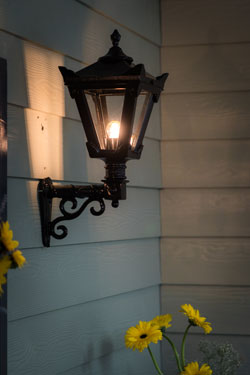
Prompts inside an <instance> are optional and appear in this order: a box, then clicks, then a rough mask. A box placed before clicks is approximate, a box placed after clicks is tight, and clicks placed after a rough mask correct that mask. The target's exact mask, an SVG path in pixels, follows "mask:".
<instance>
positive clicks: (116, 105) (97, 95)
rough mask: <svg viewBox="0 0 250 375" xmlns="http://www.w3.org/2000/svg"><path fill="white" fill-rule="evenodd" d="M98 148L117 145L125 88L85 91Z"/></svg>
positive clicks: (108, 148) (112, 147) (110, 147)
mask: <svg viewBox="0 0 250 375" xmlns="http://www.w3.org/2000/svg"><path fill="white" fill-rule="evenodd" d="M85 94H86V99H87V102H88V106H89V110H90V112H91V116H92V120H93V123H94V126H95V130H96V133H97V137H98V140H99V144H100V148H101V149H103V150H104V149H106V150H115V149H116V148H117V146H118V141H119V132H120V123H121V117H122V109H123V103H124V94H125V90H110V89H107V90H98V91H96V90H95V91H94V90H89V91H86V92H85Z"/></svg>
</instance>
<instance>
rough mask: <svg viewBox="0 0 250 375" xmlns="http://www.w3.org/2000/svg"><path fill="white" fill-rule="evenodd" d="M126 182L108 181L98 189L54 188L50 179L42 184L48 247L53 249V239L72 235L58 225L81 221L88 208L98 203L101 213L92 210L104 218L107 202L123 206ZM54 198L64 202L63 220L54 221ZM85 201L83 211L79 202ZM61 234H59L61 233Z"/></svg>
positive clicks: (41, 203)
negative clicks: (79, 200) (69, 206)
mask: <svg viewBox="0 0 250 375" xmlns="http://www.w3.org/2000/svg"><path fill="white" fill-rule="evenodd" d="M126 182H127V181H126V180H124V179H117V180H116V181H114V179H113V180H112V181H109V180H104V184H96V185H84V186H82V185H59V184H53V183H52V180H51V179H50V178H49V177H47V178H45V179H42V180H40V182H39V184H38V201H39V208H40V216H41V225H42V240H43V245H44V246H45V247H49V246H50V237H51V236H52V237H54V238H56V239H58V240H59V239H63V238H65V237H66V236H67V234H68V229H67V228H66V226H65V225H58V224H59V223H61V222H63V221H66V220H73V219H75V218H77V217H78V216H79V215H80V214H81V213H82V212H83V211H84V210H85V208H86V207H87V206H88V205H89V204H90V203H92V202H98V203H99V205H100V209H99V210H96V209H95V208H94V207H91V208H90V212H91V214H92V215H94V216H100V215H102V214H103V213H104V211H105V203H104V199H106V200H111V201H112V207H115V208H116V207H118V206H119V200H121V199H126ZM54 198H59V199H61V201H60V203H59V209H60V212H61V214H62V215H61V216H58V217H57V218H55V219H54V220H52V202H53V199H54ZM77 198H79V199H84V201H83V203H81V205H80V207H79V208H78V209H77V207H78V206H79V202H78V200H77ZM67 203H71V208H70V211H69V210H67V208H66V204H67ZM58 231H59V233H58Z"/></svg>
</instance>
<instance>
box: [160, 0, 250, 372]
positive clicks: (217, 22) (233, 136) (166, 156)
mask: <svg viewBox="0 0 250 375" xmlns="http://www.w3.org/2000/svg"><path fill="white" fill-rule="evenodd" d="M161 5H162V40H163V48H162V70H163V71H165V70H167V71H168V72H169V73H170V75H169V80H168V87H167V91H166V94H164V95H163V96H162V102H161V104H162V105H161V108H162V137H163V142H162V174H163V186H164V190H163V191H162V195H161V213H162V235H163V238H162V240H161V272H162V282H163V286H162V313H167V312H170V313H171V312H173V313H174V321H173V326H172V328H171V330H172V332H178V333H177V334H176V333H170V337H171V338H172V339H174V340H175V341H176V340H177V343H178V347H179V348H180V344H181V339H182V335H183V331H184V329H185V326H186V324H187V322H186V319H185V318H184V316H183V315H182V314H181V313H179V312H178V310H179V309H180V305H181V304H183V303H191V304H192V305H193V306H194V307H196V308H199V309H200V313H201V315H202V316H206V317H207V319H208V321H210V322H211V323H212V326H213V331H212V335H209V336H207V337H205V339H207V338H208V339H211V340H214V341H215V342H217V343H218V342H220V341H227V342H231V343H233V346H234V347H235V348H236V349H237V350H238V351H239V354H240V357H241V359H242V362H243V365H242V367H241V368H240V369H239V371H238V372H237V373H238V374H239V375H246V374H248V373H249V355H248V353H249V346H250V340H249V337H250V336H249V330H248V329H247V322H248V316H249V313H250V305H249V301H250V300H249V285H250V284H249V282H250V278H249V261H250V244H249V238H250V232H249V220H250V216H249V213H250V206H249V197H250V196H249V186H250V180H249V156H248V154H249V152H248V149H249V144H248V143H249V136H250V133H249V129H250V128H249V119H250V117H249V98H250V97H249V93H250V80H249V78H250V75H249V73H250V70H249V64H248V61H249V55H250V49H249V47H250V28H249V14H250V3H249V1H248V0H239V1H236V0H229V1H226V0H222V1H219V2H218V1H216V0H211V1H208V2H207V1H203V0H200V1H196V0H187V1H185V0H162V2H161ZM171 330H170V331H171ZM192 332H195V334H191V335H189V337H188V339H187V357H188V360H189V361H194V360H197V358H199V355H198V351H197V350H198V348H197V346H198V345H197V344H198V341H199V340H200V339H202V338H203V337H202V335H201V334H198V332H199V329H195V328H193V329H192ZM170 356H171V357H170ZM162 359H163V368H164V370H165V371H166V373H168V374H170V375H175V374H176V364H175V361H174V358H173V355H172V353H170V348H169V347H168V346H167V345H164V346H163V349H162Z"/></svg>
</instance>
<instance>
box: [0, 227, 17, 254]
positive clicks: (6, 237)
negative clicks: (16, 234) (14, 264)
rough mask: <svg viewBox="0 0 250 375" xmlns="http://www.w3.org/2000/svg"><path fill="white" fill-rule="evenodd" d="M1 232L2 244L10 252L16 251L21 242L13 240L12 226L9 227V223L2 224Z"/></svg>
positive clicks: (0, 240)
mask: <svg viewBox="0 0 250 375" xmlns="http://www.w3.org/2000/svg"><path fill="white" fill-rule="evenodd" d="M0 232H1V233H0V242H2V244H3V245H4V247H5V248H6V249H7V250H9V251H13V250H15V249H16V248H17V247H18V245H19V242H18V241H13V240H12V238H13V232H12V230H10V225H9V223H8V221H6V222H3V223H2V224H1V226H0Z"/></svg>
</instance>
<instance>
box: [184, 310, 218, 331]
mask: <svg viewBox="0 0 250 375" xmlns="http://www.w3.org/2000/svg"><path fill="white" fill-rule="evenodd" d="M181 312H183V313H184V314H185V315H186V316H187V317H188V319H189V322H190V323H191V324H192V325H194V326H199V327H201V328H203V329H204V332H205V333H210V332H211V331H212V327H211V323H209V322H206V318H204V317H202V316H200V312H199V310H196V309H194V308H193V306H192V305H190V304H188V305H187V304H185V305H182V306H181Z"/></svg>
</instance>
